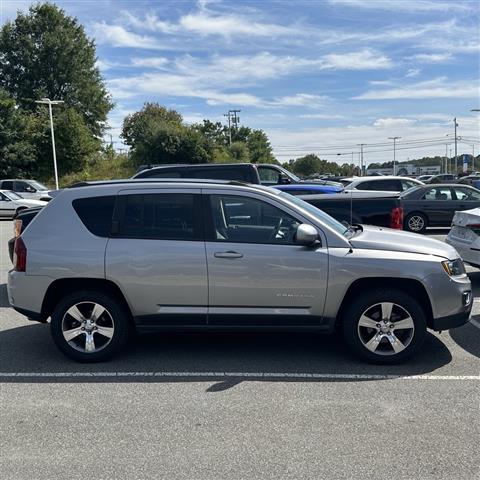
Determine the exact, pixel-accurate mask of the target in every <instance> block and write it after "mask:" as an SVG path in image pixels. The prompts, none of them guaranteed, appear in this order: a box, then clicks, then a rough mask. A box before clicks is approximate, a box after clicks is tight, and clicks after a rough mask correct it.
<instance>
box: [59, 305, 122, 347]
mask: <svg viewBox="0 0 480 480" xmlns="http://www.w3.org/2000/svg"><path fill="white" fill-rule="evenodd" d="M114 331H115V326H114V321H113V317H112V315H111V314H110V313H109V311H108V310H107V309H106V308H105V307H103V306H102V305H100V304H98V303H95V302H80V303H76V304H75V305H72V306H71V307H70V308H69V309H68V310H67V311H66V312H65V315H64V316H63V319H62V334H63V338H64V339H65V341H66V342H67V343H68V344H69V345H70V346H71V347H72V348H74V349H75V350H78V351H80V352H84V353H95V352H98V351H100V350H103V349H104V348H105V347H106V346H107V345H108V344H109V343H110V342H111V340H112V338H113V334H114Z"/></svg>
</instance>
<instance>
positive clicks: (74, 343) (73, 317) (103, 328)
mask: <svg viewBox="0 0 480 480" xmlns="http://www.w3.org/2000/svg"><path fill="white" fill-rule="evenodd" d="M51 329H52V336H53V340H54V341H55V343H56V345H57V347H58V348H59V349H60V350H61V351H62V352H63V353H64V354H65V355H66V356H67V357H70V358H72V359H73V360H76V361H78V362H99V361H103V360H106V359H108V358H110V357H111V356H113V355H114V354H115V353H116V352H118V351H119V350H120V349H121V348H122V347H123V346H125V344H126V342H127V339H128V316H127V315H126V313H125V312H124V309H123V308H122V305H121V304H120V303H119V302H118V300H117V299H116V298H115V296H113V295H110V294H107V293H101V292H93V291H81V292H76V293H72V294H70V295H68V296H66V297H65V298H64V299H63V300H62V301H61V302H60V303H59V304H58V305H57V306H56V308H55V310H54V312H53V314H52V323H51Z"/></svg>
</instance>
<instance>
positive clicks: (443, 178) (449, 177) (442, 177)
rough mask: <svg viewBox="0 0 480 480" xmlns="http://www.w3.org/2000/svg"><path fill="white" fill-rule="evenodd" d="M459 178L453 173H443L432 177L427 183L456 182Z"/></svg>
mask: <svg viewBox="0 0 480 480" xmlns="http://www.w3.org/2000/svg"><path fill="white" fill-rule="evenodd" d="M456 180H457V177H455V175H453V174H451V173H441V174H439V175H434V176H433V177H431V178H430V179H429V180H427V181H426V182H425V183H430V184H432V183H455V182H456Z"/></svg>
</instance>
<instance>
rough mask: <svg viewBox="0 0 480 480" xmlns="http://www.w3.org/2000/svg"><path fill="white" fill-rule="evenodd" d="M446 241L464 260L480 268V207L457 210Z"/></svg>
mask: <svg viewBox="0 0 480 480" xmlns="http://www.w3.org/2000/svg"><path fill="white" fill-rule="evenodd" d="M445 241H446V242H447V243H448V244H449V245H451V246H452V247H454V248H455V249H456V250H457V252H458V253H459V254H460V256H461V257H462V259H463V261H464V262H466V263H468V264H470V265H472V266H474V267H477V268H480V208H473V209H471V210H464V211H462V212H455V215H454V217H453V220H452V228H451V229H450V232H449V233H448V236H447V238H446V240H445Z"/></svg>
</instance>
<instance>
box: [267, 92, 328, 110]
mask: <svg viewBox="0 0 480 480" xmlns="http://www.w3.org/2000/svg"><path fill="white" fill-rule="evenodd" d="M327 99H328V97H327V96H325V95H312V94H309V93H297V94H295V95H288V96H285V97H277V98H275V99H274V100H273V102H272V104H274V105H278V106H281V107H318V106H319V105H323V104H324V103H325V100H327Z"/></svg>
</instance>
